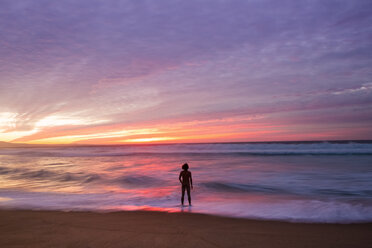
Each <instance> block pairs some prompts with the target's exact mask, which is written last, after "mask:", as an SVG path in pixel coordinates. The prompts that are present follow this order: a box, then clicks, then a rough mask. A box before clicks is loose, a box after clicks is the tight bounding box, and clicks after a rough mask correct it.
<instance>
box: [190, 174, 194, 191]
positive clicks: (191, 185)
mask: <svg viewBox="0 0 372 248" xmlns="http://www.w3.org/2000/svg"><path fill="white" fill-rule="evenodd" d="M190 184H191V188H192V189H194V187H193V186H192V176H191V172H190Z"/></svg>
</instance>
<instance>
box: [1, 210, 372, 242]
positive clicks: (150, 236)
mask: <svg viewBox="0 0 372 248" xmlns="http://www.w3.org/2000/svg"><path fill="white" fill-rule="evenodd" d="M0 247H4V248H5V247H79V248H83V247H97V248H98V247H100V248H101V247H135V248H141V247H250V248H255V247H270V248H272V247H318V248H319V247H327V248H329V247H337V248H340V247H353V248H357V247H372V223H365V224H303V223H287V222H279V221H260V220H247V219H235V218H225V217H218V216H211V215H203V214H193V213H163V212H151V211H134V212H131V211H128V212H114V213H91V212H59V211H28V210H1V211H0Z"/></svg>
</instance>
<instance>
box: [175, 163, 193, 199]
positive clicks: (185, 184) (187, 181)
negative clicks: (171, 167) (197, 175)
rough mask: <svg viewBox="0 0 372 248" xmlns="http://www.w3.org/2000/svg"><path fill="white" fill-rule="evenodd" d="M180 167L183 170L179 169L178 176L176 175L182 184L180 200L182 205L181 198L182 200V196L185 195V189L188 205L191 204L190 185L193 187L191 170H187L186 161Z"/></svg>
mask: <svg viewBox="0 0 372 248" xmlns="http://www.w3.org/2000/svg"><path fill="white" fill-rule="evenodd" d="M182 169H183V171H181V173H180V176H179V177H178V179H179V180H180V182H181V184H182V197H181V202H182V206H183V200H184V197H185V190H187V197H188V200H189V206H191V195H190V186H191V189H193V187H192V177H191V172H190V171H188V169H189V165H188V164H187V163H186V164H183V165H182Z"/></svg>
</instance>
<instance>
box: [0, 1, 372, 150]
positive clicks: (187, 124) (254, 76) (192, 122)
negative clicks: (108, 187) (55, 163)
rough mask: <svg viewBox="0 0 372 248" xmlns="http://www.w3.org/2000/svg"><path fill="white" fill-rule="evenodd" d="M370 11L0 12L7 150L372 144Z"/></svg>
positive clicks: (128, 7)
mask: <svg viewBox="0 0 372 248" xmlns="http://www.w3.org/2000/svg"><path fill="white" fill-rule="evenodd" d="M371 24H372V1H370V0H366V1H364V0H355V1H349V0H336V1H331V0H319V1H318V0H311V1H310V0H291V1H288V0H282V1H277V0H270V1H269V0H197V1H195V0H188V1H184V0H182V1H181V0H180V1H179V0H158V1H143V0H133V1H126V0H121V1H119V0H64V1H49V0H45V1H44V0H33V1H30V0H17V1H14V0H0V141H5V142H14V143H30V144H60V143H62V144H124V143H147V142H157V143H162V142H165V143H174V142H176V143H177V142H244V141H247V142H250V141H296V140H345V139H346V140H349V139H372V25H371Z"/></svg>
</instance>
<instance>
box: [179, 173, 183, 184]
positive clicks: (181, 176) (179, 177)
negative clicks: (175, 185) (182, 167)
mask: <svg viewBox="0 0 372 248" xmlns="http://www.w3.org/2000/svg"><path fill="white" fill-rule="evenodd" d="M181 177H182V171H181V172H180V176H179V177H178V180H180V182H181V184H182V180H181Z"/></svg>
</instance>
